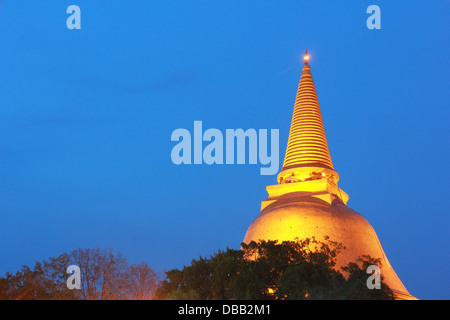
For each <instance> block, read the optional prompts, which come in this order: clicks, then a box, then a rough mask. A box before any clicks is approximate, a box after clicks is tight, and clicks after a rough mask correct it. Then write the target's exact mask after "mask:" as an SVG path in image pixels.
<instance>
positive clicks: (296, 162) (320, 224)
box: [244, 52, 415, 299]
mask: <svg viewBox="0 0 450 320" xmlns="http://www.w3.org/2000/svg"><path fill="white" fill-rule="evenodd" d="M308 62H309V55H308V53H307V52H306V54H305V57H304V66H303V70H302V75H301V79H300V83H299V86H298V91H297V97H296V100H295V106H294V114H293V117H292V123H291V128H290V132H289V140H288V145H287V150H286V156H285V158H284V164H283V168H282V171H281V172H280V173H279V174H278V177H277V180H278V184H277V185H272V186H267V188H266V189H267V192H268V193H269V197H268V198H267V199H266V200H265V201H263V202H262V204H261V214H260V215H259V216H258V217H257V218H256V219H255V220H254V221H253V223H252V224H251V225H250V227H249V228H248V230H247V233H246V235H245V238H244V242H245V243H249V242H250V241H252V240H255V241H258V240H278V241H279V242H281V241H285V240H291V241H292V240H295V238H299V239H304V238H311V237H315V238H316V239H317V240H322V241H323V240H324V237H325V236H328V237H329V238H330V240H333V241H336V242H340V243H342V244H343V245H344V246H345V248H346V249H345V250H343V251H342V252H341V253H340V254H339V255H338V257H337V258H338V260H337V265H336V268H338V270H340V267H342V266H345V265H347V263H349V262H356V260H357V258H358V257H360V256H362V255H370V256H371V257H373V258H381V263H382V265H381V266H380V270H381V275H382V276H383V277H384V283H386V284H387V285H388V286H389V287H390V288H391V289H392V290H393V292H394V294H395V296H396V299H415V298H414V297H413V296H411V295H410V294H409V292H408V291H407V290H406V288H405V286H404V285H403V284H402V282H401V281H400V279H399V278H398V276H397V274H396V273H395V271H394V269H393V268H392V266H391V265H390V263H389V261H388V259H387V257H386V255H385V253H384V251H383V248H382V247H381V244H380V241H379V240H378V237H377V235H376V233H375V231H374V229H373V228H372V226H371V225H370V224H369V223H368V222H367V220H366V219H364V218H363V216H361V215H360V214H359V213H358V212H356V211H355V210H353V209H351V208H349V207H348V206H347V205H346V204H347V201H348V198H349V197H348V195H347V194H346V193H345V192H344V191H342V190H341V189H339V187H338V185H337V182H338V180H339V175H338V174H337V172H336V171H335V170H334V167H333V163H332V161H331V156H330V152H329V150H328V145H327V139H326V136H325V130H324V126H323V122H322V115H321V112H320V107H319V102H318V99H317V94H316V89H315V86H314V81H313V79H312V75H311V69H310V66H309V64H308ZM368 276H369V275H368Z"/></svg>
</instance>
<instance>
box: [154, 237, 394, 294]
mask: <svg viewBox="0 0 450 320" xmlns="http://www.w3.org/2000/svg"><path fill="white" fill-rule="evenodd" d="M342 250H345V248H344V247H343V246H342V245H341V244H339V243H336V242H333V241H330V240H329V239H325V242H319V241H317V240H315V239H314V238H313V239H306V240H297V241H285V242H282V243H280V244H279V243H277V241H260V242H258V243H256V242H254V241H252V242H251V243H249V244H245V243H243V244H242V249H241V250H234V249H229V248H227V250H225V251H219V252H218V253H215V254H213V255H211V256H210V257H209V258H202V257H200V258H199V259H198V260H192V262H191V264H190V265H189V266H184V267H183V269H182V270H178V269H173V270H170V271H167V272H166V279H165V280H163V281H162V284H161V286H160V287H159V289H158V291H157V296H158V297H159V298H161V299H201V300H207V299H238V300H250V299H251V300H273V299H280V300H283V299H286V300H303V299H314V300H316V299H355V300H356V299H393V293H392V291H391V290H390V289H389V287H388V286H387V285H385V284H384V283H382V285H381V289H369V288H368V287H367V285H366V283H367V279H368V277H369V276H370V274H367V273H366V270H367V267H368V266H369V265H373V264H376V265H380V260H378V259H373V258H371V257H369V256H363V257H360V259H359V260H358V261H355V262H354V263H350V264H349V265H347V266H346V267H345V268H343V270H342V272H340V271H338V270H336V269H335V266H336V257H337V255H338V254H339V252H340V251H342ZM344 274H345V276H344Z"/></svg>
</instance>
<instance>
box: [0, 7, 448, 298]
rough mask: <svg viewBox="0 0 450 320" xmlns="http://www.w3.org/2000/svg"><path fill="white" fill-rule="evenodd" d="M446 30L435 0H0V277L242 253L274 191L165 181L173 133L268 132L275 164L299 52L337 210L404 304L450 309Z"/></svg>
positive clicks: (245, 174)
mask: <svg viewBox="0 0 450 320" xmlns="http://www.w3.org/2000/svg"><path fill="white" fill-rule="evenodd" d="M71 4H75V5H78V6H80V8H81V11H82V29H81V30H68V29H67V28H66V19H67V17H68V14H66V8H67V7H68V6H69V5H71ZM371 4H376V5H379V6H380V8H381V30H369V29H368V28H367V27H366V19H367V18H368V16H369V15H368V14H366V9H367V7H368V6H369V5H371ZM449 16H450V2H449V1H438V0H433V1H425V0H423V1H381V0H376V1H345V4H344V1H339V2H338V1H144V0H140V1H137V0H135V1H91V0H89V1H87V0H74V1H70V2H69V1H63V0H54V1H49V0H41V1H12V0H3V1H0V273H1V274H4V273H5V272H6V271H15V270H17V269H19V268H20V267H21V266H22V265H24V264H26V265H33V264H34V262H35V261H36V260H42V259H44V258H47V257H50V256H56V255H59V254H60V253H63V252H69V251H71V250H72V249H74V248H77V247H97V246H98V247H112V248H114V249H116V250H119V251H121V252H123V253H124V254H125V256H127V257H128V258H129V260H130V261H131V262H139V261H141V260H144V261H147V262H149V263H150V265H152V266H153V267H154V268H155V269H156V270H158V271H161V270H164V269H171V268H174V267H181V266H182V265H183V264H188V263H189V262H190V260H191V259H193V258H197V257H198V256H199V255H207V254H210V253H212V252H213V251H215V250H218V249H225V248H226V247H227V246H229V247H231V248H239V245H240V242H241V241H242V240H243V237H244V235H245V232H246V230H247V228H248V226H249V225H250V223H251V222H252V221H253V220H254V219H255V217H256V216H257V215H258V214H259V211H260V204H261V201H263V200H265V199H266V197H267V193H266V191H265V187H266V185H271V184H275V183H276V176H261V175H260V174H259V170H260V165H248V164H247V165H213V166H208V165H190V166H186V165H185V166H176V165H174V164H173V163H172V162H171V158H170V154H171V149H172V147H173V146H174V145H175V143H174V142H171V141H170V136H171V133H172V131H173V130H175V129H177V128H186V129H189V130H193V123H194V120H201V121H203V127H204V129H207V128H217V129H220V130H222V131H223V132H225V129H236V128H243V129H248V128H254V129H279V130H280V162H281V163H282V161H283V158H284V151H285V148H286V143H287V136H288V133H289V125H290V121H291V117H292V111H293V106H294V99H295V94H296V91H297V85H298V81H299V78H300V72H301V67H302V65H301V57H302V54H303V52H304V51H305V49H308V51H309V52H310V53H311V57H312V61H311V68H312V73H313V77H314V80H315V83H316V88H317V92H318V97H319V102H320V105H321V109H322V116H323V120H324V124H325V129H326V134H327V137H328V144H329V147H330V152H331V156H332V159H333V162H334V166H335V169H336V171H337V172H338V173H339V174H340V182H339V186H340V187H341V188H342V189H343V190H344V191H346V192H347V193H348V194H349V195H350V200H349V202H348V205H349V206H350V207H352V208H353V209H355V210H357V211H358V212H360V213H361V214H362V215H363V216H364V217H365V218H366V219H367V220H368V221H369V222H370V223H371V224H372V226H373V227H374V229H375V230H376V232H377V234H378V236H379V238H380V241H381V243H382V245H383V247H384V250H385V251H386V254H387V256H388V258H389V260H390V262H391V264H392V265H393V267H394V269H395V270H396V272H397V274H398V275H399V277H400V279H401V280H402V281H403V283H404V284H405V286H406V287H407V289H408V290H409V291H410V292H411V293H412V294H413V295H415V296H417V297H418V298H422V299H432V298H446V299H449V298H450V295H449V289H448V287H449V285H450V278H449V273H448V271H447V266H448V265H449V264H450V258H449V249H450V248H449V231H448V228H449V222H450V216H449V205H448V192H449V185H448V181H449V179H450V176H449V172H448V163H449V161H450V159H449V125H448V122H449V116H450V113H449V101H450V99H449V98H450V97H449V90H448V86H449V69H450V68H449V67H450V64H449V52H450V46H449V43H450V39H449V30H450V28H449V27H450V23H449V20H448V17H449Z"/></svg>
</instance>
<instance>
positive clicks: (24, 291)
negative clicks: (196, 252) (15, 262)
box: [0, 248, 160, 300]
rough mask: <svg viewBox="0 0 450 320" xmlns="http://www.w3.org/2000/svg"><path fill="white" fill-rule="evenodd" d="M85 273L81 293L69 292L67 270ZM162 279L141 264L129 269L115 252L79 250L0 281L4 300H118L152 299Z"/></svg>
mask: <svg viewBox="0 0 450 320" xmlns="http://www.w3.org/2000/svg"><path fill="white" fill-rule="evenodd" d="M70 265H77V266H79V267H80V271H81V289H79V290H77V289H74V290H69V289H68V288H67V285H66V282H67V279H68V277H69V274H67V273H66V270H67V267H68V266H70ZM159 280H160V276H159V275H158V274H157V273H156V272H155V271H154V270H153V269H152V268H150V266H149V265H148V264H147V263H145V262H141V263H139V264H132V265H129V264H128V262H127V260H126V258H125V257H124V256H123V255H122V254H121V253H120V252H115V251H114V250H112V249H103V250H102V249H98V248H95V249H76V250H74V251H72V252H71V253H70V254H66V253H64V254H61V255H60V256H58V257H56V258H49V259H48V260H44V261H43V262H36V264H35V266H34V268H33V269H30V268H29V267H27V266H24V267H22V269H21V270H20V271H17V272H16V273H15V274H12V273H7V274H6V276H5V277H3V278H0V299H2V300H78V299H80V300H117V299H136V300H138V299H151V298H152V297H153V295H154V292H155V290H156V287H157V285H158V284H159Z"/></svg>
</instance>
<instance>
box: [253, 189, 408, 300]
mask: <svg viewBox="0 0 450 320" xmlns="http://www.w3.org/2000/svg"><path fill="white" fill-rule="evenodd" d="M326 236H328V237H329V238H330V240H332V241H336V242H340V243H342V244H343V245H344V246H345V250H342V251H341V253H339V255H338V256H337V265H336V269H337V270H339V271H341V272H342V270H341V269H340V268H341V267H343V266H345V265H347V264H348V263H349V262H356V261H357V258H358V257H360V256H361V255H370V256H371V257H372V258H380V259H381V266H380V270H381V275H382V276H383V277H384V279H383V282H384V283H386V284H387V285H388V286H389V287H390V288H391V289H392V290H393V291H394V292H395V294H396V296H397V298H402V297H403V298H412V297H411V296H410V295H409V293H408V291H407V290H406V288H405V287H404V285H403V284H402V282H401V281H400V279H399V278H398V276H397V274H396V273H395V271H394V269H393V268H392V267H391V265H390V263H389V261H388V259H387V257H386V255H385V253H384V251H383V248H382V246H381V244H380V241H379V239H378V237H377V235H376V233H375V230H374V229H373V228H372V226H371V225H370V224H369V222H367V220H366V219H365V218H364V217H363V216H362V215H360V214H359V213H358V212H356V211H355V210H353V209H351V208H349V207H348V206H346V205H344V204H343V203H342V202H340V201H338V200H335V201H333V203H331V204H329V203H327V202H326V201H323V200H321V199H317V198H314V197H308V196H301V195H297V196H296V195H295V194H292V193H291V194H288V195H285V196H284V197H283V196H281V197H280V198H279V199H278V200H277V201H276V202H274V203H272V204H270V205H269V206H267V207H266V208H264V209H263V210H262V212H261V214H260V215H259V216H258V217H257V218H256V219H255V220H254V221H253V223H252V224H251V225H250V227H249V228H248V230H247V233H246V235H245V238H244V242H245V243H249V242H251V241H252V240H254V241H258V240H278V242H279V243H280V242H282V241H294V240H295V239H296V238H298V239H305V238H312V237H315V239H316V240H319V241H324V239H325V237H326Z"/></svg>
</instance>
